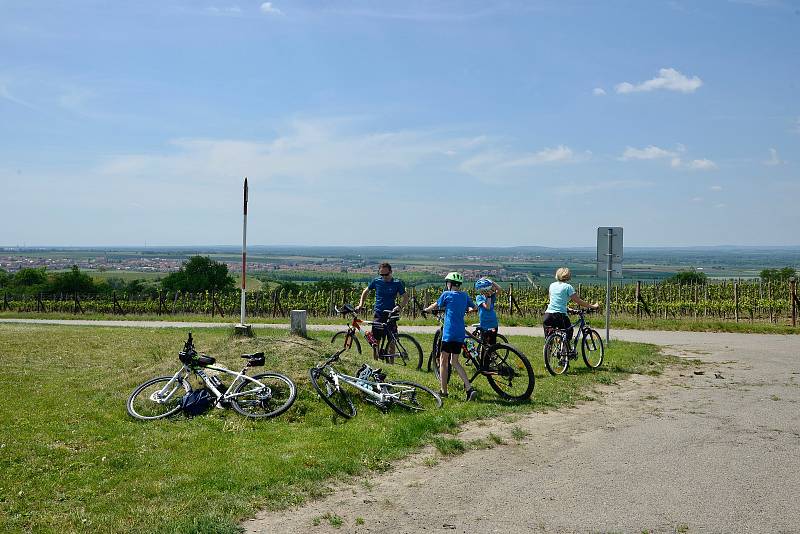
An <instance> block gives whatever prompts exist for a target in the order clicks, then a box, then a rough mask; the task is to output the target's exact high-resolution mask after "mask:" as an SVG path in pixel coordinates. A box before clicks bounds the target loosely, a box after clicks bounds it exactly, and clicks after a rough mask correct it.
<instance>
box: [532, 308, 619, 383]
mask: <svg viewBox="0 0 800 534" xmlns="http://www.w3.org/2000/svg"><path fill="white" fill-rule="evenodd" d="M567 311H568V312H569V313H571V314H577V315H578V318H579V319H578V324H576V325H573V326H572V328H573V332H574V336H573V339H572V340H571V341H570V342H567V330H566V329H562V328H554V327H551V326H548V327H545V336H546V337H545V341H544V364H545V366H546V367H547V371H548V372H549V373H550V374H551V375H553V376H555V375H562V374H564V373H566V372H567V369H568V368H569V362H570V360H576V359H577V358H578V345H580V347H581V356H582V357H583V363H585V364H586V366H587V367H589V368H590V369H597V368H598V367H600V366H601V365H602V364H603V357H604V356H605V349H604V347H603V338H602V337H601V336H600V334H599V333H598V332H597V330H595V329H593V328H592V327H591V326H589V324H588V323H587V322H586V318H585V317H584V316H585V315H586V314H587V313H591V311H590V310H584V309H571V308H570V309H569V310H567Z"/></svg>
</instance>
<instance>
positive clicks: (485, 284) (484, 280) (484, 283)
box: [475, 278, 492, 291]
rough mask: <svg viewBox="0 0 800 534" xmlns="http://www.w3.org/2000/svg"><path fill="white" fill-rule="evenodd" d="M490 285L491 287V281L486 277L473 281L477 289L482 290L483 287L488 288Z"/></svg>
mask: <svg viewBox="0 0 800 534" xmlns="http://www.w3.org/2000/svg"><path fill="white" fill-rule="evenodd" d="M490 287H492V281H491V280H489V279H488V278H481V279H480V280H478V281H477V282H475V289H477V290H478V291H483V290H484V289H489V288H490Z"/></svg>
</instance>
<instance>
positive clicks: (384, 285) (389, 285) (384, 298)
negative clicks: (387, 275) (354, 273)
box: [367, 278, 406, 315]
mask: <svg viewBox="0 0 800 534" xmlns="http://www.w3.org/2000/svg"><path fill="white" fill-rule="evenodd" d="M367 289H374V290H375V314H376V315H377V314H379V313H381V312H383V310H391V309H393V308H394V307H395V306H396V304H395V300H396V299H397V295H404V294H405V292H406V285H405V284H404V283H403V282H401V281H400V280H395V279H392V281H391V282H384V281H383V279H382V278H376V279H375V280H373V281H372V282H370V283H369V286H368V287H367Z"/></svg>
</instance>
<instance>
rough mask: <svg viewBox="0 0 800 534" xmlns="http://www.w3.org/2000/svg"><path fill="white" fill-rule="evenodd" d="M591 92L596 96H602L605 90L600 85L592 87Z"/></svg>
mask: <svg viewBox="0 0 800 534" xmlns="http://www.w3.org/2000/svg"><path fill="white" fill-rule="evenodd" d="M592 94H593V95H597V96H603V95H604V94H606V90H605V89H603V88H602V87H595V88H594V89H592Z"/></svg>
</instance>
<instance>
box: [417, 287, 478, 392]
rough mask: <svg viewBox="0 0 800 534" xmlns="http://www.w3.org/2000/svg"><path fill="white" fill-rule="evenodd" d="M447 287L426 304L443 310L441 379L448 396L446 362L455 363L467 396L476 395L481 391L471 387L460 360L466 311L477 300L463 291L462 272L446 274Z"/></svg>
mask: <svg viewBox="0 0 800 534" xmlns="http://www.w3.org/2000/svg"><path fill="white" fill-rule="evenodd" d="M444 280H445V282H444V283H445V290H444V291H443V292H442V294H441V296H439V299H438V300H437V301H436V302H434V303H433V304H431V305H430V306H428V307H427V308H425V311H426V312H430V311H435V310H444V311H445V315H444V324H443V325H442V345H441V352H440V354H439V383H440V386H441V389H440V393H441V396H442V397H447V379H448V372H447V363H448V361H449V362H450V365H452V366H453V369H455V370H456V373H458V376H459V377H461V380H462V381H463V382H464V389H465V390H466V391H467V400H468V401H471V400H473V399H475V397H476V396H477V395H478V392H477V391H476V390H475V388H473V387H472V383H471V382H470V381H469V377H468V376H467V372H466V371H465V370H464V368H463V367H462V366H461V363H460V362H459V361H458V355H459V354H461V347H462V345H463V343H464V339H465V338H466V336H467V334H466V325H465V324H464V314H466V313H467V312H470V311H474V310H475V303H474V302H473V301H472V299H471V298H470V296H469V295H468V294H467V293H466V292H464V291H461V284H462V283H463V282H464V277H463V276H461V273H457V272H452V273H448V274H447V276H446V277H445V279H444Z"/></svg>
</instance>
